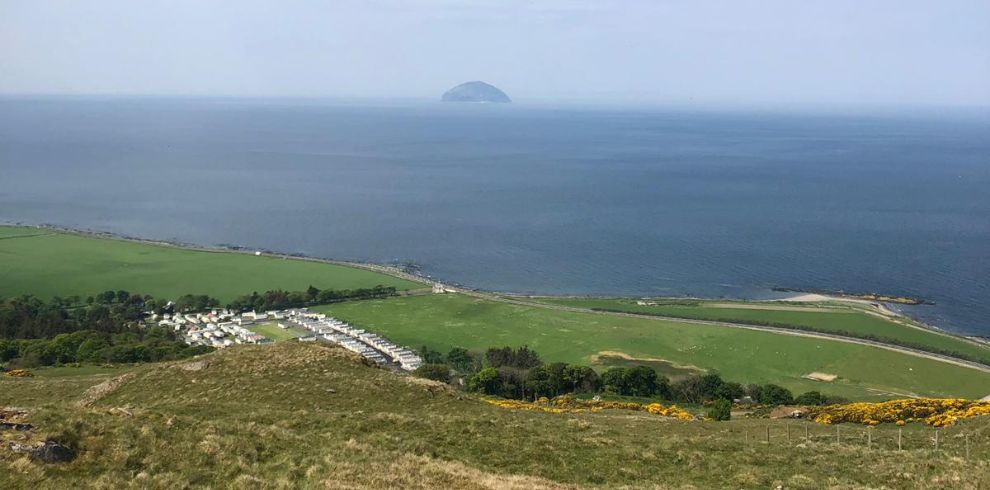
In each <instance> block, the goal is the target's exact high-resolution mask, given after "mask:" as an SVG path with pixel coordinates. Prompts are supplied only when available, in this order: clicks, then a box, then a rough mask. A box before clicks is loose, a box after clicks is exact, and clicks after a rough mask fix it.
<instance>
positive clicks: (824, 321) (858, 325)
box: [534, 298, 990, 364]
mask: <svg viewBox="0 0 990 490" xmlns="http://www.w3.org/2000/svg"><path fill="white" fill-rule="evenodd" d="M534 301H538V302H542V303H550V304H558V305H564V306H572V307H578V308H588V309H603V310H610V311H625V312H629V313H642V314H646V315H658V316H671V317H677V318H692V319H698V320H715V321H725V322H737V323H752V324H757V325H779V326H788V325H791V326H796V327H805V328H810V329H813V330H816V331H822V332H834V333H839V334H843V335H850V336H860V337H862V336H874V337H877V338H879V339H893V340H895V341H900V342H904V343H906V344H910V345H919V346H929V347H931V348H934V349H937V350H940V351H945V352H958V353H960V354H964V355H966V356H968V357H970V358H973V359H974V360H979V361H981V362H984V363H986V364H990V349H988V348H986V347H983V346H980V345H977V344H974V343H973V342H970V341H967V340H965V339H962V338H959V337H956V336H953V335H947V334H941V333H938V332H934V331H930V330H923V329H921V328H917V327H914V326H910V325H907V324H906V323H907V322H908V321H909V320H907V319H903V320H900V321H902V323H897V322H894V321H892V320H890V319H887V318H883V317H881V316H879V315H877V314H870V313H868V312H867V311H865V309H864V308H857V307H852V306H834V305H828V304H822V305H813V306H801V305H791V304H781V303H756V302H726V301H705V300H699V301H683V300H675V301H672V302H669V303H666V304H665V303H664V302H663V301H661V302H660V304H657V305H638V304H636V301H635V300H629V299H620V298H537V299H534Z"/></svg>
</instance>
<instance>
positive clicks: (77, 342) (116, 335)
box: [0, 291, 212, 367]
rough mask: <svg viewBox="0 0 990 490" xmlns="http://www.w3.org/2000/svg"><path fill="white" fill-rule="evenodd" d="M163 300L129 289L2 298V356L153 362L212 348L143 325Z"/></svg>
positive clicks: (37, 362) (23, 363)
mask: <svg viewBox="0 0 990 490" xmlns="http://www.w3.org/2000/svg"><path fill="white" fill-rule="evenodd" d="M167 304H168V302H167V301H166V302H160V301H156V300H154V299H153V298H151V297H150V296H145V295H141V294H131V293H129V292H127V291H104V292H103V293H100V294H97V295H95V296H90V297H88V298H86V299H85V300H81V299H80V298H78V297H70V298H58V297H57V298H53V299H52V300H49V301H45V300H42V299H40V298H37V297H34V296H19V297H15V298H8V299H4V300H0V362H2V363H6V364H8V365H10V366H15V367H36V366H49V365H57V364H67V363H76V362H152V361H162V360H170V359H179V358H183V357H188V356H192V355H197V354H202V353H204V352H209V351H211V350H212V348H209V347H202V346H200V347H190V346H188V345H186V343H185V342H183V341H182V340H181V339H178V338H177V337H176V336H175V333H174V332H172V331H170V330H168V329H165V328H161V327H157V326H141V324H140V322H141V320H142V319H143V318H144V316H145V311H146V310H147V309H148V308H161V307H164V306H165V305H167Z"/></svg>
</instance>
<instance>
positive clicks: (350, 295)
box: [227, 285, 396, 311]
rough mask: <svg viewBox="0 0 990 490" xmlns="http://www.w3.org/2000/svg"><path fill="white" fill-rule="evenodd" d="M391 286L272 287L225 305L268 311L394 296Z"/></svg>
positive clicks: (393, 288)
mask: <svg viewBox="0 0 990 490" xmlns="http://www.w3.org/2000/svg"><path fill="white" fill-rule="evenodd" d="M395 295H396V289H395V287H393V286H382V285H378V286H375V287H371V288H358V289H340V290H337V289H318V288H315V287H313V286H310V287H309V288H308V289H306V290H305V291H283V290H281V289H274V290H271V291H265V292H264V293H262V294H258V293H257V292H254V293H251V294H248V295H244V296H240V297H238V298H237V299H235V300H234V301H231V302H230V303H229V304H228V305H227V307H228V308H230V309H231V310H234V311H249V310H250V311H269V310H284V309H287V308H302V307H306V306H315V305H326V304H330V303H337V302H340V301H346V300H355V299H376V298H386V297H389V296H395Z"/></svg>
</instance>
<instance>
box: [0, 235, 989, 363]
mask: <svg viewBox="0 0 990 490" xmlns="http://www.w3.org/2000/svg"><path fill="white" fill-rule="evenodd" d="M0 226H12V227H21V228H34V229H39V230H48V231H51V232H55V233H64V234H69V235H78V236H82V237H86V238H95V239H104V240H120V241H125V242H131V243H137V244H141V245H150V246H158V247H170V248H177V249H182V250H191V251H197V252H208V253H237V254H243V255H250V256H258V255H260V256H267V257H274V258H281V259H291V260H300V261H306V262H315V263H323V264H330V265H337V266H342V267H352V268H356V269H363V270H368V271H372V272H378V273H381V274H385V275H389V276H392V277H396V278H399V279H405V280H407V281H411V282H415V283H419V284H422V285H423V286H424V287H428V286H432V285H433V284H435V283H440V284H443V285H445V286H452V287H453V288H454V289H455V290H458V291H471V292H475V293H485V294H490V295H499V296H505V297H509V298H531V299H538V298H589V299H636V298H637V297H633V296H606V295H580V294H531V293H517V292H508V291H494V290H493V291H489V290H483V289H478V288H473V287H469V286H465V285H463V284H460V283H457V282H452V281H450V282H448V281H444V280H442V279H439V278H434V277H432V276H429V275H424V274H416V273H411V272H408V271H406V270H403V269H401V268H399V267H396V266H391V265H385V264H380V263H373V262H358V261H349V260H338V259H331V258H325V257H314V256H309V255H304V254H290V253H284V252H278V251H274V250H269V249H264V248H254V249H253V248H249V247H244V246H240V245H233V244H224V245H201V244H196V243H189V242H180V241H173V240H162V239H150V238H141V237H135V236H130V235H125V234H121V233H113V232H108V231H98V230H90V229H83V228H73V227H68V226H61V225H55V224H49V223H41V224H28V223H23V222H0ZM768 291H770V292H778V293H783V292H790V293H792V294H793V296H790V297H786V298H777V299H746V298H725V297H721V298H708V297H695V296H657V297H649V298H651V299H666V300H695V301H719V300H721V301H740V302H745V303H757V304H758V303H773V302H802V303H808V302H838V303H852V304H857V305H860V306H866V307H869V308H871V309H873V310H874V311H875V312H876V313H877V314H880V315H883V316H884V317H887V318H894V319H903V320H907V321H908V323H907V324H904V323H901V322H898V323H901V324H902V325H904V326H906V327H911V328H918V329H922V330H927V331H931V332H934V333H938V334H942V335H948V336H952V337H958V338H962V339H965V340H968V341H970V342H975V343H978V344H981V345H984V346H987V347H990V336H986V337H984V336H974V335H964V334H960V333H955V332H952V331H949V330H946V329H943V328H940V327H938V326H935V325H930V324H927V323H924V322H922V321H921V320H918V319H915V318H912V317H910V316H909V315H907V314H904V313H901V312H898V311H895V310H892V309H890V308H887V307H886V306H885V305H884V303H885V302H884V301H871V300H868V299H865V298H856V297H849V296H835V295H829V294H821V293H815V292H802V291H796V290H787V291H784V290H782V288H770V289H768ZM644 298H645V296H644ZM898 304H900V303H898ZM904 304H908V303H904ZM917 304H928V303H924V302H922V303H917Z"/></svg>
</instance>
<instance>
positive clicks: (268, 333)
mask: <svg viewBox="0 0 990 490" xmlns="http://www.w3.org/2000/svg"><path fill="white" fill-rule="evenodd" d="M247 329H248V330H250V331H252V332H254V333H256V334H260V335H264V336H265V337H267V338H269V339H272V340H273V341H275V342H281V341H283V340H292V339H296V338H299V337H302V336H303V335H306V333H305V332H304V331H302V330H299V329H297V328H284V329H283V328H279V327H278V325H275V324H274V323H265V324H263V325H251V326H249V327H247Z"/></svg>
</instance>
